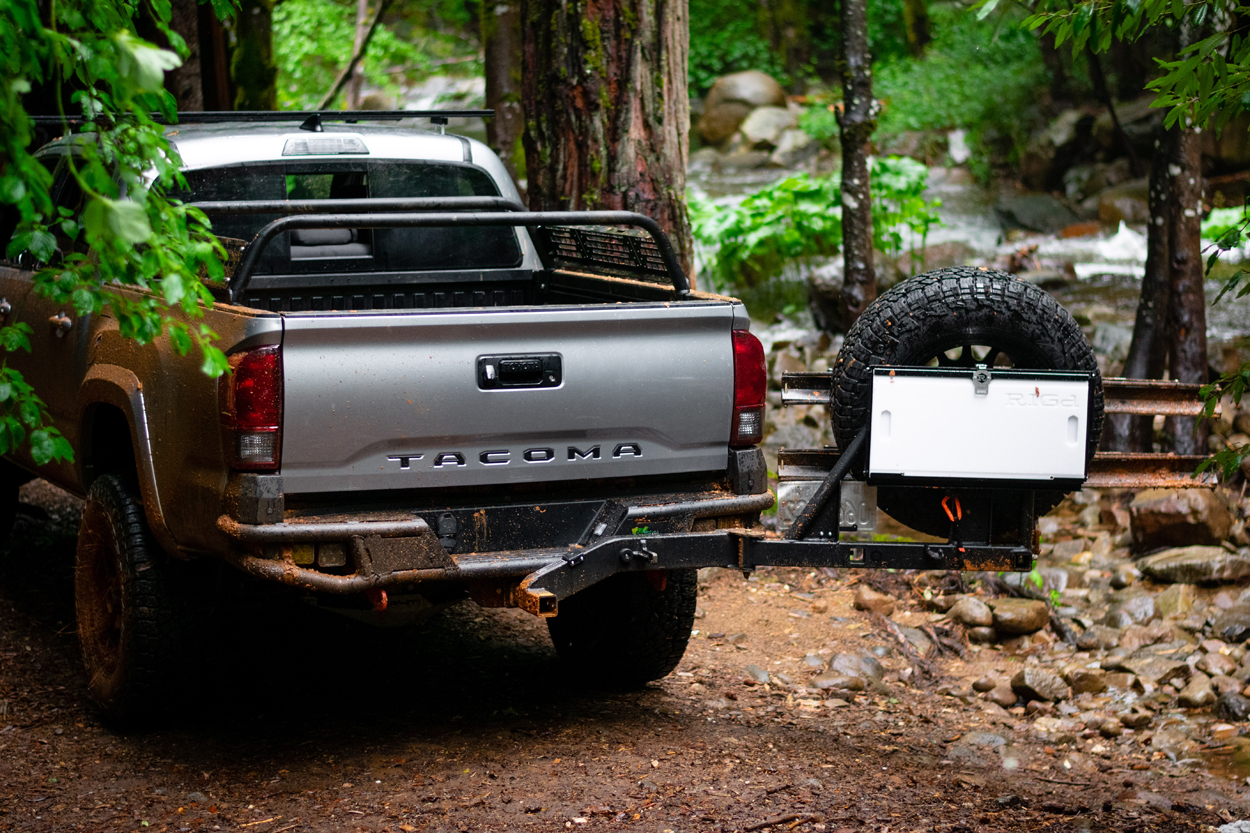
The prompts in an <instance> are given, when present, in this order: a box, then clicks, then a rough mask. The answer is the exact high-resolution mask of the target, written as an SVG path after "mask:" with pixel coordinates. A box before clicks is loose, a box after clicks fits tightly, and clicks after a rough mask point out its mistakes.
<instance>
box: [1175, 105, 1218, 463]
mask: <svg viewBox="0 0 1250 833" xmlns="http://www.w3.org/2000/svg"><path fill="white" fill-rule="evenodd" d="M1168 156H1169V157H1170V158H1169V160H1168V164H1169V166H1171V170H1172V188H1171V194H1172V199H1171V203H1172V204H1171V209H1172V223H1171V233H1170V234H1169V235H1168V252H1169V255H1170V268H1169V273H1170V287H1171V289H1170V292H1169V293H1168V342H1169V344H1168V346H1169V362H1168V365H1169V370H1170V375H1171V377H1172V378H1173V379H1176V380H1178V381H1181V382H1189V383H1191V384H1193V383H1199V384H1205V383H1206V382H1207V364H1208V362H1207V299H1206V296H1205V294H1204V293H1203V285H1202V283H1203V275H1202V240H1201V231H1200V224H1201V222H1202V167H1201V165H1202V138H1201V136H1200V135H1199V133H1198V131H1197V130H1194V129H1193V128H1189V129H1178V130H1175V131H1173V141H1172V142H1171V152H1170V153H1169V154H1168ZM1167 427H1168V432H1169V433H1170V434H1171V435H1172V448H1173V450H1174V451H1176V453H1177V454H1206V453H1207V437H1206V434H1207V431H1206V423H1205V421H1204V422H1202V423H1198V422H1197V421H1196V420H1195V419H1194V418H1193V417H1169V418H1168V421H1167Z"/></svg>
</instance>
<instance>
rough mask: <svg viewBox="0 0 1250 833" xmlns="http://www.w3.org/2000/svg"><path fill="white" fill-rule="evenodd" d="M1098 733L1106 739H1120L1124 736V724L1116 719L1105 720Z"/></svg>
mask: <svg viewBox="0 0 1250 833" xmlns="http://www.w3.org/2000/svg"><path fill="white" fill-rule="evenodd" d="M1098 733H1099V734H1100V735H1102V736H1103V737H1104V738H1118V737H1119V736H1120V735H1122V734H1124V724H1123V723H1121V722H1120V721H1119V720H1117V719H1115V718H1114V717H1112V718H1110V719H1108V720H1104V721H1103V722H1102V725H1101V726H1099V727H1098Z"/></svg>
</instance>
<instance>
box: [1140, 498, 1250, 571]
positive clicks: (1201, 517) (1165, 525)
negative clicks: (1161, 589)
mask: <svg viewBox="0 0 1250 833" xmlns="http://www.w3.org/2000/svg"><path fill="white" fill-rule="evenodd" d="M1129 517H1130V518H1131V529H1132V534H1133V549H1134V550H1135V551H1137V552H1146V551H1148V550H1152V549H1155V548H1156V547H1166V546H1173V547H1186V546H1190V545H1195V544H1218V543H1220V541H1222V540H1224V538H1225V537H1226V536H1227V535H1228V531H1229V528H1230V527H1231V526H1232V523H1233V519H1232V516H1231V514H1230V513H1229V511H1228V507H1227V506H1225V505H1224V501H1222V500H1220V498H1219V497H1218V496H1217V495H1216V494H1215V492H1214V491H1212V490H1210V489H1146V490H1144V491H1141V492H1138V493H1137V495H1136V496H1135V497H1134V498H1133V502H1132V503H1130V504H1129ZM1176 580H1177V581H1185V582H1187V583H1192V581H1191V580H1189V579H1183V578H1181V579H1176Z"/></svg>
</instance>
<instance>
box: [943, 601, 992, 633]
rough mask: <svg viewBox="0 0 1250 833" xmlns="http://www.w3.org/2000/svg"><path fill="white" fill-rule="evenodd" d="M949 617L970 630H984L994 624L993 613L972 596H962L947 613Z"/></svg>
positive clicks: (983, 603)
mask: <svg viewBox="0 0 1250 833" xmlns="http://www.w3.org/2000/svg"><path fill="white" fill-rule="evenodd" d="M949 614H950V617H951V618H952V619H954V620H955V621H956V622H958V623H959V624H961V625H966V626H968V627H970V628H986V627H989V626H990V625H992V624H994V611H992V610H990V608H989V605H987V604H986V603H985V602H983V601H981V600H980V599H978V598H976V597H974V596H964V597H963V598H962V599H960V600H959V601H957V602H955V604H954V606H952V607H951V609H950V611H949Z"/></svg>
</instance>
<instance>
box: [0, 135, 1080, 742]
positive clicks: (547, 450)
mask: <svg viewBox="0 0 1250 833" xmlns="http://www.w3.org/2000/svg"><path fill="white" fill-rule="evenodd" d="M413 116H414V114H412V113H337V114H315V113H307V114H290V113H287V114H273V113H270V114H239V113H233V114H184V116H183V117H182V119H181V123H180V124H179V125H178V126H177V129H176V132H175V131H174V129H173V128H171V130H170V133H169V136H170V139H171V141H172V142H173V143H174V144H175V145H176V147H177V150H178V153H179V155H180V156H181V159H182V163H183V166H184V172H185V176H186V180H187V183H188V188H189V193H186V194H183V195H182V196H183V197H184V198H185V199H186V200H188V201H190V202H193V203H195V204H196V205H198V206H199V207H200V208H201V209H203V210H204V211H205V212H206V213H207V214H208V215H209V216H210V217H211V218H212V220H213V225H214V232H215V233H216V234H218V235H219V236H220V237H221V238H222V239H223V241H225V242H226V243H227V244H228V246H229V247H230V248H231V250H232V253H233V254H232V257H231V259H230V264H229V267H228V270H227V278H226V280H225V281H222V282H219V283H216V284H212V285H211V290H212V292H213V294H214V296H215V298H216V303H215V304H214V305H213V306H212V308H211V309H208V310H206V312H205V314H206V322H207V324H208V326H209V327H211V328H212V330H213V331H215V332H216V333H217V334H218V336H219V341H218V343H219V345H220V346H221V347H222V348H223V349H224V350H225V352H226V353H227V354H228V356H229V360H230V368H231V372H230V373H229V374H228V375H226V376H223V377H222V378H221V379H219V380H214V379H210V378H209V377H207V376H205V375H204V374H203V373H202V372H201V371H200V368H199V366H198V363H197V360H196V359H195V358H194V357H192V356H179V355H178V353H177V352H176V351H175V350H173V349H172V348H171V346H170V345H169V343H168V342H167V341H165V340H161V339H158V340H157V341H156V342H155V343H153V344H150V345H147V346H140V345H138V344H136V343H135V342H133V341H130V340H127V339H126V338H123V337H121V335H120V334H119V330H118V322H117V321H116V320H115V319H114V318H112V317H111V316H110V315H109V314H108V313H105V314H102V315H97V316H83V317H78V316H76V315H75V314H74V312H73V311H72V310H71V309H69V308H66V307H63V306H60V305H59V304H56V303H54V302H52V301H51V300H49V299H48V298H46V297H45V296H43V295H41V294H39V293H38V292H37V291H35V290H34V289H33V288H32V287H33V284H32V274H33V273H32V271H31V269H32V268H34V267H35V266H37V264H32V263H30V262H28V260H24V259H23V257H27V256H22V257H19V258H18V260H17V261H15V262H7V263H5V264H3V265H0V316H3V317H4V320H5V321H15V320H20V321H24V322H27V323H29V324H30V325H32V326H33V327H34V329H35V333H34V337H33V338H32V346H33V350H32V351H31V352H30V353H29V354H26V353H11V354H9V355H8V361H9V362H10V363H11V364H12V366H14V367H16V368H17V369H19V370H20V371H21V372H22V373H23V374H24V375H25V377H26V379H28V380H29V381H30V382H31V383H32V384H33V385H34V387H35V390H36V391H37V392H38V393H39V395H40V396H41V397H42V398H43V399H44V401H45V402H46V403H47V406H48V409H49V411H50V412H51V415H52V417H53V419H54V420H55V424H56V426H57V427H58V428H59V429H60V430H61V431H62V432H63V433H64V435H65V437H66V438H68V440H69V442H70V443H71V445H72V447H73V449H74V460H73V462H72V463H68V462H67V463H61V464H53V465H49V466H45V467H42V468H38V469H37V468H36V467H35V465H34V463H33V461H32V460H31V459H30V458H29V457H27V456H22V455H21V454H16V455H11V456H10V457H9V458H7V459H6V461H4V462H3V466H4V468H3V471H0V490H2V491H0V522H2V521H3V519H4V517H5V516H7V517H8V518H9V519H10V520H11V517H12V513H13V511H14V509H15V506H16V502H17V489H18V487H19V485H20V484H21V483H23V482H24V481H26V480H28V479H30V478H31V477H32V476H34V475H35V474H36V473H37V474H38V476H41V477H44V478H46V479H48V480H49V481H51V482H53V483H55V484H56V485H58V486H61V487H62V488H64V489H67V490H69V491H70V492H73V493H75V494H78V495H83V496H85V498H86V505H85V509H84V513H83V518H82V523H81V528H80V532H79V541H78V550H77V563H76V570H75V595H76V610H77V619H78V635H79V639H80V642H81V644H82V652H83V660H84V665H85V667H86V671H87V676H88V679H89V690H90V694H91V697H92V699H93V700H94V701H95V703H96V705H97V706H98V707H99V709H100V711H101V713H102V714H103V715H104V716H105V718H106V719H108V720H110V721H112V722H113V723H115V724H119V725H125V724H127V723H135V722H139V721H142V720H145V719H147V718H149V717H151V716H152V715H154V714H156V713H158V712H159V708H158V707H159V706H161V705H162V704H163V703H165V702H167V700H168V699H169V697H168V695H169V692H170V690H171V687H172V686H173V685H175V681H176V680H177V674H176V673H175V672H176V671H178V669H177V659H178V657H180V656H183V655H185V653H186V652H185V651H183V650H182V645H183V644H184V643H183V640H185V639H187V638H189V637H190V636H191V635H193V634H194V632H195V630H196V628H197V627H200V626H201V620H200V618H199V615H198V611H199V610H200V609H201V607H202V605H201V604H200V602H201V601H202V597H203V595H204V594H205V592H206V591H205V589H204V587H205V583H204V582H203V581H202V580H201V579H200V569H201V568H202V567H204V566H205V565H219V564H221V563H222V562H223V561H224V562H226V563H228V564H229V565H232V566H233V567H234V568H237V569H238V570H239V571H241V573H243V574H245V575H246V576H249V577H251V578H253V579H256V580H259V581H264V582H271V583H275V584H279V585H286V586H288V587H289V588H291V590H292V592H296V593H300V594H303V595H305V596H306V597H308V598H309V599H310V600H313V601H315V602H316V603H317V604H318V605H319V606H322V607H328V608H335V609H338V610H341V611H343V612H345V613H348V614H351V615H354V616H356V617H357V618H366V619H372V620H377V621H387V620H402V619H404V618H405V617H410V616H416V615H420V614H422V613H423V612H425V611H428V610H430V609H431V608H433V607H436V606H437V605H439V604H441V603H446V602H449V601H454V600H457V599H460V598H464V597H465V596H468V597H471V598H472V599H473V600H474V601H476V602H477V603H478V604H481V605H483V606H488V607H504V606H512V607H519V608H522V609H524V610H527V611H529V612H531V613H534V614H536V615H538V616H542V617H545V618H547V621H548V625H549V628H550V632H551V636H552V638H553V641H554V643H555V647H556V649H557V651H558V653H559V654H560V656H561V658H562V659H563V660H565V661H567V662H568V663H570V664H571V665H572V666H573V667H575V668H576V669H577V670H578V671H579V672H580V674H581V675H582V677H583V678H585V679H587V680H591V681H597V682H599V683H601V684H604V685H610V686H618V687H630V686H638V685H641V684H643V683H645V682H647V681H650V680H654V679H658V678H659V677H662V676H664V675H665V674H667V673H669V672H670V671H671V670H672V669H673V668H674V667H675V666H676V665H677V663H678V662H679V661H680V659H681V656H682V654H683V652H684V650H685V647H686V644H687V641H688V640H689V637H690V633H691V628H692V626H693V622H694V612H695V595H696V591H697V579H696V576H697V568H699V567H704V566H713V565H719V566H725V567H731V568H734V569H738V570H742V571H743V572H744V573H745V572H749V571H751V570H753V569H755V568H757V567H759V566H763V565H781V566H830V567H895V568H920V569H958V570H971V569H993V570H1029V569H1030V568H1031V566H1032V563H1033V556H1034V553H1035V552H1036V537H1035V532H1036V524H1035V519H1036V513H1037V512H1039V511H1045V510H1046V509H1047V508H1049V506H1051V505H1053V503H1054V502H1055V501H1056V500H1057V499H1058V498H1059V497H1061V496H1062V494H1063V492H1065V491H1067V490H1071V489H1073V488H1078V487H1079V486H1080V485H1081V483H1082V482H1083V481H1084V480H1085V478H1086V476H1087V473H1088V469H1087V467H1088V465H1089V463H1090V460H1091V459H1092V458H1093V454H1094V451H1095V449H1096V447H1097V442H1098V436H1099V431H1100V426H1101V422H1102V412H1103V389H1102V386H1101V380H1100V379H1099V377H1098V373H1097V366H1096V364H1095V362H1094V359H1093V355H1092V352H1091V351H1090V349H1089V346H1088V344H1087V343H1086V342H1085V339H1084V337H1083V336H1082V335H1081V332H1080V329H1079V327H1078V326H1077V325H1076V323H1075V322H1074V321H1073V320H1072V318H1071V316H1070V315H1068V314H1067V313H1066V312H1065V311H1064V310H1063V309H1062V307H1060V306H1059V305H1058V304H1057V303H1055V301H1054V300H1053V299H1052V298H1050V296H1048V295H1046V293H1044V292H1042V291H1041V290H1040V289H1038V288H1037V287H1034V286H1032V285H1030V284H1027V283H1025V282H1023V281H1020V280H1018V279H1016V278H1013V277H1012V276H1009V275H1004V274H1000V273H995V272H990V271H986V270H977V269H970V268H957V269H948V270H939V271H938V272H934V273H930V274H928V275H922V276H918V277H915V278H912V279H910V280H908V281H906V282H904V283H903V284H900V285H899V286H898V287H896V288H895V289H894V290H891V291H890V292H888V293H885V294H884V295H883V296H882V297H881V298H879V299H878V300H877V302H875V303H874V304H873V305H872V306H871V307H870V308H869V309H868V310H867V311H866V312H865V313H864V315H863V316H862V317H861V318H860V319H859V322H858V323H857V324H856V325H855V327H854V328H852V330H851V331H850V332H849V333H848V334H847V338H846V343H845V346H844V347H843V349H842V352H841V354H840V355H839V358H838V362H837V365H836V367H835V368H834V370H833V371H832V372H829V373H822V374H796V375H793V376H790V377H788V378H787V380H786V389H785V390H784V391H783V394H782V395H783V399H784V400H785V401H787V402H822V403H826V404H828V405H830V406H831V407H832V411H833V420H834V429H835V434H836V436H837V439H838V442H839V448H836V449H835V448H826V449H810V450H790V451H788V452H786V453H784V454H783V455H782V458H781V460H780V475H781V481H782V482H781V489H782V494H783V505H782V507H781V513H780V519H781V524H782V526H783V529H782V530H781V532H782V533H783V535H782V536H780V537H779V536H767V535H765V534H764V531H763V529H762V528H761V527H760V526H759V524H758V521H759V515H760V512H761V511H763V510H765V509H768V508H770V507H772V506H773V504H774V497H773V495H772V494H771V493H770V492H769V491H768V473H767V472H766V470H765V465H764V458H763V455H762V453H761V451H760V449H759V448H758V447H757V444H758V443H759V442H760V441H761V439H762V437H763V433H764V405H765V394H766V372H765V364H764V352H763V349H762V346H761V344H760V342H759V341H758V340H757V339H756V338H755V337H754V336H752V335H751V334H750V332H749V331H748V328H749V323H750V322H749V319H748V317H747V313H746V310H745V309H744V308H743V306H742V304H741V303H740V302H739V301H737V300H735V299H733V298H728V297H724V296H719V295H714V294H709V293H703V292H696V291H692V290H691V289H690V288H689V284H688V282H687V279H686V277H685V275H684V274H682V271H681V268H680V266H679V265H678V262H677V259H676V257H675V255H674V253H673V250H672V248H671V245H670V244H669V241H668V239H667V238H666V237H665V235H664V233H663V231H662V230H661V229H659V228H658V227H657V226H656V224H655V223H654V222H653V221H651V220H649V219H648V218H646V217H643V216H640V215H638V214H632V213H628V212H528V211H525V210H524V207H523V206H522V205H521V204H520V203H519V198H518V194H517V192H516V189H515V188H514V186H513V184H512V182H511V181H510V179H509V178H508V175H507V174H506V172H505V169H504V167H503V166H502V164H501V163H500V162H499V160H498V159H497V158H496V156H495V155H494V154H493V153H492V152H491V151H490V150H489V149H487V148H486V147H485V146H484V145H482V144H480V143H478V142H475V141H471V140H469V139H465V138H461V137H458V136H453V135H443V134H442V133H441V132H435V131H433V130H425V129H420V128H419V127H416V126H413V125H412V123H411V122H410V121H409V122H403V121H401V120H403V119H411V118H412V117H413ZM387 120H391V121H393V122H399V123H391V124H387V123H385V122H386V121H387ZM86 140H89V137H88V138H86V139H85V138H84V137H78V136H74V135H70V136H69V137H66V138H63V139H60V140H57V141H55V142H53V143H51V144H49V145H47V146H46V147H44V148H43V149H42V150H40V151H39V159H40V160H41V161H42V162H43V163H44V164H45V165H47V167H48V168H49V170H50V171H51V172H52V174H53V177H54V181H55V184H54V195H53V196H54V199H55V200H56V201H57V202H58V204H59V205H61V206H64V207H65V208H67V209H69V210H70V211H77V210H78V209H79V208H80V205H79V204H80V202H81V194H80V193H79V191H78V189H77V187H76V185H75V181H74V179H73V178H72V177H70V176H68V174H67V170H66V167H67V166H66V162H65V160H66V157H69V156H71V155H72V154H74V153H76V152H77V150H76V149H77V148H79V147H81V145H80V144H79V143H80V142H82V141H86ZM10 222H11V221H10ZM11 232H12V228H11V227H9V228H5V227H4V225H3V224H2V223H0V237H3V238H4V239H5V240H7V238H8V237H9V235H10V234H11ZM63 244H64V246H65V247H67V248H68V247H69V246H70V245H71V242H70V241H68V240H67V241H63ZM126 291H136V292H137V291H138V290H126ZM1021 437H1027V442H1021V441H1020V440H1021ZM878 504H879V505H880V508H881V510H883V511H886V512H888V513H890V514H891V515H894V516H895V517H897V518H898V519H900V520H902V521H903V522H905V523H907V524H908V525H909V526H911V527H912V528H914V529H916V530H918V531H920V532H923V533H927V534H928V535H929V536H938V537H927V538H924V539H922V540H909V541H882V540H877V539H875V538H874V537H872V536H869V537H866V538H865V537H864V536H863V535H862V534H861V533H864V532H865V531H866V530H871V529H872V524H873V523H874V522H875V518H876V513H877V507H878ZM846 533H855V534H856V535H858V539H856V538H855V537H844V534H846ZM942 538H945V539H946V540H945V541H943V540H941V539H942Z"/></svg>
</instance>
